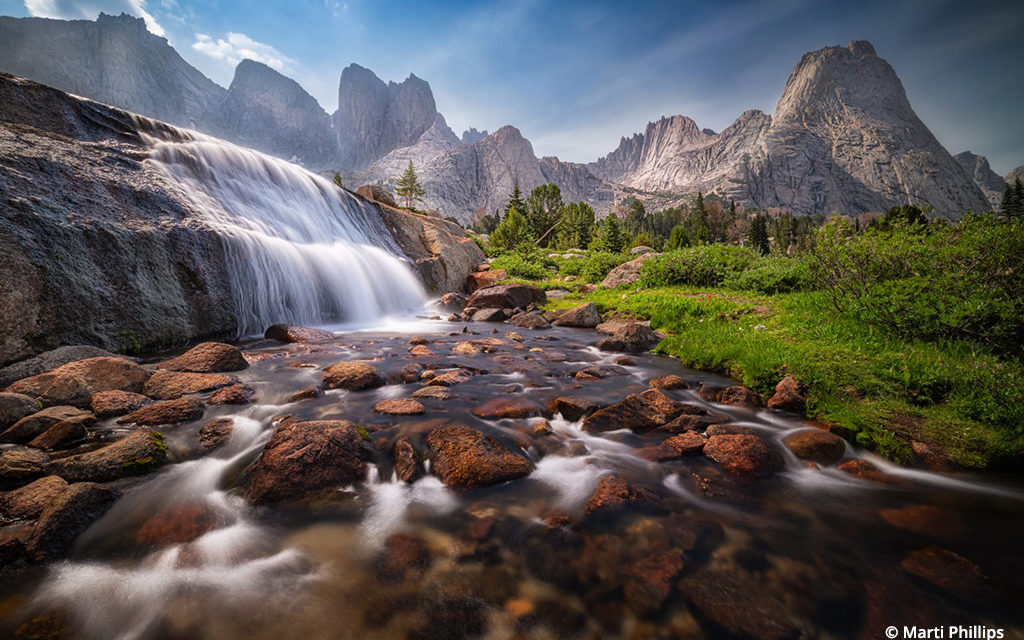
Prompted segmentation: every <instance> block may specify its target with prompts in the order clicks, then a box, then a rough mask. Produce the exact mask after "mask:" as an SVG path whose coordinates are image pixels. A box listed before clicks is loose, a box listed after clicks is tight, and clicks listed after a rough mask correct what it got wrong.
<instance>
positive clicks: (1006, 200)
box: [999, 183, 1016, 220]
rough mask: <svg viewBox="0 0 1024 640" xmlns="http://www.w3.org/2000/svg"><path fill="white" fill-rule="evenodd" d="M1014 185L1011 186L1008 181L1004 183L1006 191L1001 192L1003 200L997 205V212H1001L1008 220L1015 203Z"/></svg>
mask: <svg viewBox="0 0 1024 640" xmlns="http://www.w3.org/2000/svg"><path fill="white" fill-rule="evenodd" d="M1014 195H1015V194H1014V187H1011V186H1010V185H1009V183H1007V185H1006V191H1004V192H1003V202H1002V204H1000V205H999V213H1001V214H1003V217H1004V218H1006V219H1007V220H1009V219H1010V218H1012V217H1013V215H1014V211H1013V210H1014V206H1015V205H1016V203H1015V202H1014V200H1015V199H1016V198H1015V197H1014Z"/></svg>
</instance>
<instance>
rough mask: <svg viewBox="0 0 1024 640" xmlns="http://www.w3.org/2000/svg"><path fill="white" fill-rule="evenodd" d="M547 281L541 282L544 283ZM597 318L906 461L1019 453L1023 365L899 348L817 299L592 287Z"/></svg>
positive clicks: (976, 462)
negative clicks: (919, 449)
mask: <svg viewBox="0 0 1024 640" xmlns="http://www.w3.org/2000/svg"><path fill="white" fill-rule="evenodd" d="M544 284H547V283H544ZM583 300H589V301H592V302H594V304H595V305H596V306H597V307H598V308H599V309H600V310H601V311H602V313H604V314H607V313H613V312H624V313H629V314H633V315H635V316H637V317H640V318H644V319H650V320H651V325H652V326H653V327H654V328H655V329H660V330H662V331H665V332H666V333H667V334H669V335H668V338H666V339H665V340H664V341H663V342H662V343H661V345H659V350H660V351H662V352H664V353H667V354H670V355H673V356H675V357H677V358H679V360H680V361H681V362H682V364H683V365H684V366H687V367H691V368H694V369H701V370H705V371H712V372H718V373H724V374H728V375H731V376H733V377H735V378H737V379H739V380H741V381H742V382H743V384H745V385H747V386H749V387H751V388H753V389H755V390H756V391H759V392H761V393H763V394H770V393H771V392H772V391H773V389H774V387H775V384H776V383H777V382H778V381H779V380H780V379H781V378H782V377H783V376H785V375H787V374H789V375H793V376H794V377H796V378H797V379H798V380H799V381H800V382H801V383H803V384H804V385H805V386H806V387H807V390H808V413H809V415H810V416H811V417H812V418H814V419H817V420H820V421H822V422H827V423H830V424H836V425H839V426H842V427H844V428H846V429H848V430H849V431H850V432H852V433H854V434H855V439H856V441H857V442H858V443H859V444H861V445H863V446H866V447H869V448H872V449H874V450H876V451H878V452H879V453H880V454H882V455H884V456H886V457H888V458H890V459H892V460H895V461H898V462H909V461H910V460H911V459H912V457H913V454H912V452H911V449H910V445H909V442H910V441H911V440H918V441H921V442H924V443H925V444H927V445H929V446H930V447H932V448H933V449H937V450H939V451H940V452H941V453H942V454H943V455H945V456H946V457H948V458H949V459H950V460H952V461H953V462H955V463H957V464H960V465H962V466H965V467H976V468H977V467H988V466H992V465H995V464H999V463H1002V462H1006V461H1009V460H1019V458H1020V457H1021V456H1022V454H1024V366H1022V365H1021V363H1020V362H1018V361H1015V360H1004V359H1001V358H999V357H997V356H995V355H993V354H992V353H988V352H986V351H985V350H983V349H982V348H980V347H978V346H977V345H973V344H970V343H964V342H925V341H913V340H904V339H900V338H897V337H893V336H892V335H890V334H888V333H885V332H882V331H879V330H877V329H873V328H872V327H871V326H869V325H866V324H864V323H861V322H858V321H857V320H855V319H852V318H849V317H845V316H840V315H839V314H837V313H835V312H833V311H831V310H830V308H829V307H828V304H827V300H826V298H825V296H824V295H823V294H822V293H820V292H802V293H788V294H777V295H764V294H758V293H752V292H743V291H733V290H728V289H721V288H711V289H708V288H694V287H689V286H672V287H659V288H652V289H637V287H636V286H633V287H623V288H620V289H617V290H598V291H595V292H593V293H591V294H589V295H583V294H580V293H574V294H572V295H570V296H567V297H565V298H563V299H561V300H556V301H555V300H553V301H551V302H549V304H548V307H549V308H566V307H570V306H573V305H576V304H579V303H580V302H581V301H583Z"/></svg>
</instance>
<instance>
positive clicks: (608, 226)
mask: <svg viewBox="0 0 1024 640" xmlns="http://www.w3.org/2000/svg"><path fill="white" fill-rule="evenodd" d="M625 242H626V239H625V238H624V237H623V235H622V225H620V224H619V217H618V216H617V215H615V212H609V213H608V217H606V218H605V219H604V222H603V223H602V224H601V227H600V229H598V232H597V235H596V236H595V237H594V241H593V242H592V243H591V248H592V249H596V250H597V251H607V252H608V253H619V252H621V251H622V249H623V248H624V245H625Z"/></svg>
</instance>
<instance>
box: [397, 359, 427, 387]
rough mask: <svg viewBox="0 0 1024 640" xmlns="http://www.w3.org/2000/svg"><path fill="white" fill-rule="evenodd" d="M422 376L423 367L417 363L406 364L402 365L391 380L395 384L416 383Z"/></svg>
mask: <svg viewBox="0 0 1024 640" xmlns="http://www.w3.org/2000/svg"><path fill="white" fill-rule="evenodd" d="M422 375H423V365H422V364H420V363H418V362H407V363H405V364H404V365H402V368H401V369H399V370H398V373H396V374H395V375H394V376H393V378H394V382H395V384H399V383H401V384H409V383H411V382H416V381H417V380H419V379H420V377H421V376H422Z"/></svg>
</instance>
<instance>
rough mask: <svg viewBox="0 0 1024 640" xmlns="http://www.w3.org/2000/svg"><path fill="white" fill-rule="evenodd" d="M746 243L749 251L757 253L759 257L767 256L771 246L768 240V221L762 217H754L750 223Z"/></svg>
mask: <svg viewBox="0 0 1024 640" xmlns="http://www.w3.org/2000/svg"><path fill="white" fill-rule="evenodd" d="M747 243H748V244H749V245H750V248H751V249H754V250H756V251H759V252H760V253H761V255H763V256H766V255H768V252H769V251H770V250H771V245H770V244H769V240H768V220H767V219H766V218H765V217H764V216H756V217H755V218H754V219H753V220H751V221H750V233H749V234H748V236H747Z"/></svg>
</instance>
